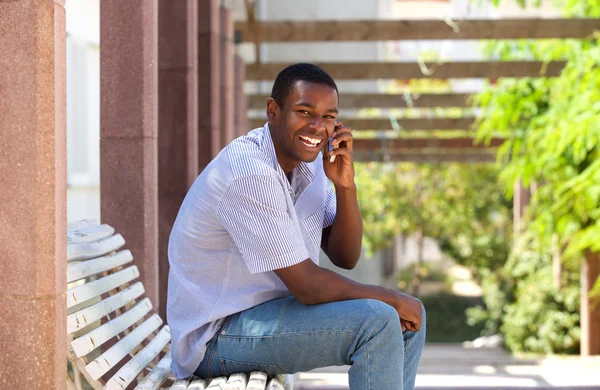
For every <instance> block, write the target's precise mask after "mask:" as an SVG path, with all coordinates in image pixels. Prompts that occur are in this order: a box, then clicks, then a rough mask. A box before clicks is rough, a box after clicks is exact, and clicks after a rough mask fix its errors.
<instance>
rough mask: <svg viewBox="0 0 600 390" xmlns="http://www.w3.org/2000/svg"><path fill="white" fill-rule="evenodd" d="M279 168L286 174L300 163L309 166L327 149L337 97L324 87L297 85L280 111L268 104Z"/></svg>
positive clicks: (305, 83)
mask: <svg viewBox="0 0 600 390" xmlns="http://www.w3.org/2000/svg"><path fill="white" fill-rule="evenodd" d="M267 113H268V115H269V122H270V126H271V127H272V131H271V134H272V137H273V143H274V145H275V151H276V153H277V159H278V160H279V164H280V165H281V167H282V168H283V170H284V171H285V172H286V173H289V172H290V171H291V170H292V169H293V168H294V167H296V166H298V165H299V164H300V162H312V161H314V160H315V159H316V158H317V156H318V155H319V151H321V150H322V149H323V147H326V145H327V140H328V139H329V138H330V137H331V134H332V133H333V130H334V127H335V118H336V116H337V114H338V95H337V92H336V90H335V89H334V88H332V87H330V86H327V85H320V84H314V83H308V82H304V81H299V82H297V83H296V84H295V85H294V87H293V89H292V91H291V93H290V94H289V95H288V96H287V97H286V98H285V102H283V107H279V106H278V105H277V103H276V102H275V101H274V100H273V99H269V100H268V102H267Z"/></svg>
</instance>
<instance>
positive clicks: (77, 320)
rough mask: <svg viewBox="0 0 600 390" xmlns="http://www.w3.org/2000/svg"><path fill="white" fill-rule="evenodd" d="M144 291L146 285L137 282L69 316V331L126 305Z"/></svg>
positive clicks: (76, 329)
mask: <svg viewBox="0 0 600 390" xmlns="http://www.w3.org/2000/svg"><path fill="white" fill-rule="evenodd" d="M143 293H144V285H143V284H142V282H137V283H135V284H134V285H132V286H130V287H128V288H126V289H125V290H123V291H119V293H117V294H115V295H112V296H110V297H108V298H106V299H104V300H103V301H101V302H98V303H96V304H95V305H92V306H89V307H86V308H85V309H81V310H79V311H77V312H75V313H73V314H69V315H68V316H67V333H73V332H76V331H78V330H80V329H83V328H85V327H86V326H88V325H89V324H92V323H94V322H95V321H98V320H99V319H100V318H102V317H104V316H106V315H108V314H110V313H112V312H113V311H115V310H117V309H119V308H121V307H123V306H125V305H126V304H128V303H129V302H133V300H134V299H136V298H138V297H140V296H141V295H142V294H143Z"/></svg>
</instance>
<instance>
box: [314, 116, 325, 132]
mask: <svg viewBox="0 0 600 390" xmlns="http://www.w3.org/2000/svg"><path fill="white" fill-rule="evenodd" d="M310 127H311V128H312V129H313V130H315V131H318V132H321V131H324V132H327V126H325V121H323V118H320V117H316V118H314V119H313V121H312V123H311V124H310Z"/></svg>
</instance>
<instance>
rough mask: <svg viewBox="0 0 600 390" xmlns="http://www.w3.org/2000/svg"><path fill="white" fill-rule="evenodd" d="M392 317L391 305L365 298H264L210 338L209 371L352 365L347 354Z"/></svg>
mask: <svg viewBox="0 0 600 390" xmlns="http://www.w3.org/2000/svg"><path fill="white" fill-rule="evenodd" d="M394 316H396V317H397V314H396V312H395V310H394V309H393V308H392V307H391V306H389V305H387V304H385V303H383V302H380V301H376V300H368V299H360V300H352V301H341V302H332V303H326V304H320V305H310V306H307V305H303V304H301V303H300V302H298V301H297V300H296V299H295V298H293V297H287V298H281V299H276V300H273V301H269V302H266V303H264V304H262V305H259V306H256V307H253V308H251V309H248V310H246V311H243V312H241V313H238V314H235V315H233V316H231V317H230V318H229V319H228V320H227V321H226V322H225V325H224V327H223V328H222V329H221V331H220V333H219V335H218V337H217V338H216V339H215V340H214V341H213V342H214V343H215V345H214V346H212V347H214V351H213V352H214V355H213V357H212V362H211V363H212V364H211V366H212V367H213V374H217V373H219V374H220V375H230V374H231V373H234V372H250V371H253V370H262V371H266V372H268V373H269V374H281V373H295V372H300V371H307V370H311V369H314V368H318V367H325V366H333V365H346V364H352V361H351V355H352V353H353V352H354V351H355V350H356V349H357V348H358V344H359V343H361V342H364V341H365V340H368V339H370V338H371V335H370V334H368V333H369V332H372V331H373V329H374V328H376V325H375V326H374V323H377V322H385V321H389V319H390V317H394ZM398 321H399V320H398ZM396 342H400V343H401V342H402V339H401V338H400V340H397V341H396ZM217 364H218V366H217ZM217 368H218V370H219V371H217Z"/></svg>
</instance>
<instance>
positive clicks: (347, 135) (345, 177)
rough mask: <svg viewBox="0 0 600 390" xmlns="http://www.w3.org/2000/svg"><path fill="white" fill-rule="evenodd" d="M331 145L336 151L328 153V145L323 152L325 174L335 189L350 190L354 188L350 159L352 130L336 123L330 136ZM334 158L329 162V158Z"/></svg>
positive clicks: (352, 164)
mask: <svg viewBox="0 0 600 390" xmlns="http://www.w3.org/2000/svg"><path fill="white" fill-rule="evenodd" d="M332 138H333V141H332V142H333V145H336V146H337V149H334V150H333V151H331V152H329V150H328V146H329V145H328V144H327V145H325V148H324V152H323V167H324V169H325V174H326V175H327V177H328V178H329V179H330V180H331V181H332V182H333V184H334V185H335V187H336V188H337V187H341V188H350V187H353V186H354V161H353V159H352V143H353V138H352V129H351V128H350V127H348V126H344V125H343V124H342V122H336V124H335V128H334V132H333V135H332ZM330 156H335V161H334V162H330V161H329V157H330Z"/></svg>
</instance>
